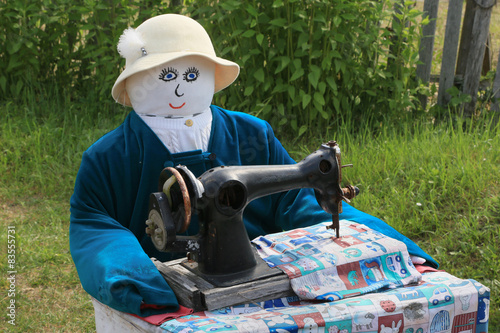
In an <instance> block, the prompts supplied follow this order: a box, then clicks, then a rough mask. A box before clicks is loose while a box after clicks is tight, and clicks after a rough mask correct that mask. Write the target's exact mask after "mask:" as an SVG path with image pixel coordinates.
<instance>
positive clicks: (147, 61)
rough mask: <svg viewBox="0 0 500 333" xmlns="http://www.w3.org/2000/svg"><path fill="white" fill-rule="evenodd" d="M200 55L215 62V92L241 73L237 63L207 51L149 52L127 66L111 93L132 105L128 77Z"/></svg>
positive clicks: (115, 98) (119, 101) (115, 97)
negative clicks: (183, 58)
mask: <svg viewBox="0 0 500 333" xmlns="http://www.w3.org/2000/svg"><path fill="white" fill-rule="evenodd" d="M193 55H194V56H200V57H202V58H205V59H208V60H210V61H213V62H214V63H215V87H214V92H218V91H221V90H222V89H224V88H226V87H227V86H229V85H230V84H231V83H233V82H234V80H236V78H237V77H238V75H239V73H240V66H238V64H237V63H235V62H232V61H229V60H226V59H222V58H219V57H212V56H210V55H207V54H205V53H200V52H169V53H157V54H148V55H147V56H144V57H142V58H139V59H137V60H136V61H134V62H133V63H132V64H131V65H130V66H127V67H126V68H125V69H124V70H123V72H122V73H121V74H120V75H119V76H118V78H117V79H116V82H115V84H114V85H113V89H112V90H111V95H112V96H113V98H114V100H115V101H116V102H118V103H120V104H123V105H125V106H132V104H131V102H130V98H129V96H128V93H127V90H126V89H125V81H126V79H127V78H128V77H130V76H132V75H134V74H136V73H140V72H143V71H146V70H148V69H151V68H153V67H156V66H159V65H161V64H166V63H168V62H170V61H173V60H176V59H179V58H182V57H186V56H193Z"/></svg>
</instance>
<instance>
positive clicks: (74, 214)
mask: <svg viewBox="0 0 500 333" xmlns="http://www.w3.org/2000/svg"><path fill="white" fill-rule="evenodd" d="M211 110H212V115H213V121H212V131H211V137H210V141H209V144H208V151H207V152H202V151H201V150H198V151H192V152H184V153H178V154H172V153H170V152H169V151H168V149H167V148H166V147H165V146H164V145H163V144H162V143H161V141H160V140H159V139H158V137H157V136H156V135H155V134H154V133H153V131H152V130H151V129H150V128H149V127H148V126H147V125H146V124H145V123H144V122H143V121H142V119H141V118H140V117H139V116H138V115H137V114H136V113H135V112H134V111H132V112H131V113H130V114H129V115H128V117H127V118H126V119H125V121H124V122H123V124H122V125H120V126H119V127H118V128H116V129H115V130H113V131H111V132H110V133H108V134H106V135H104V136H103V137H102V138H101V139H99V140H98V141H97V142H96V143H94V144H93V145H92V146H91V147H90V148H89V149H88V150H87V151H86V152H85V153H84V154H83V158H82V163H81V166H80V170H79V172H78V175H77V178H76V183H75V190H74V194H73V196H72V198H71V224H70V249H71V254H72V257H73V260H74V262H75V265H76V268H77V271H78V275H79V277H80V281H81V283H82V286H83V288H84V289H85V290H86V291H87V292H88V293H89V294H90V295H92V296H93V297H95V298H96V299H97V300H99V301H100V302H102V303H104V304H107V305H109V306H111V307H112V308H115V309H117V310H120V311H124V312H129V313H134V314H138V315H142V316H146V315H151V314H153V313H155V312H154V311H153V310H147V311H141V309H140V306H141V304H142V303H143V302H144V303H146V304H156V305H163V306H167V309H166V310H164V312H167V311H176V310H177V309H178V302H177V299H176V297H175V295H174V293H173V292H172V290H171V288H170V287H169V286H168V284H167V283H166V282H165V280H164V279H163V277H162V276H161V275H160V273H159V272H158V270H157V269H156V267H155V266H154V264H153V263H152V262H151V260H150V257H155V258H157V259H159V260H161V261H166V260H171V259H174V257H173V255H172V254H170V253H162V252H159V251H157V250H156V248H155V247H154V245H153V244H152V242H151V240H150V238H149V237H148V236H147V235H146V234H145V221H146V219H147V215H148V203H149V194H150V193H152V192H157V190H158V189H157V187H158V178H159V175H160V172H161V171H162V170H163V168H165V167H167V166H174V165H178V164H182V165H186V166H187V167H188V168H189V169H190V170H191V171H192V172H193V173H194V174H195V175H196V176H199V175H201V174H202V173H203V172H205V171H207V170H209V169H211V168H213V167H216V166H220V165H269V164H292V163H295V161H294V160H293V159H292V158H291V157H290V156H289V155H288V153H287V152H286V151H285V149H284V148H283V146H282V145H281V144H280V142H279V141H278V140H277V139H276V138H275V136H274V133H273V130H272V129H271V127H270V126H269V124H268V123H267V122H265V121H263V120H260V119H258V118H256V117H253V116H250V115H248V114H245V113H240V112H233V111H227V110H224V109H222V108H219V107H217V106H211ZM343 211H344V212H343V213H342V214H341V216H340V217H341V218H344V219H352V220H355V221H358V222H360V223H363V224H366V225H367V226H369V227H371V228H373V229H376V230H379V231H381V232H382V233H384V234H386V235H388V236H391V237H393V238H396V239H399V240H401V241H403V242H404V243H406V245H407V246H408V250H409V252H410V254H414V255H418V256H420V257H423V258H425V259H427V261H428V262H429V263H430V264H432V265H434V266H436V267H437V263H436V262H435V261H434V260H433V259H432V258H431V257H430V256H429V255H427V254H426V253H425V252H424V251H422V250H421V249H420V248H419V247H418V246H417V245H416V244H415V243H414V242H413V241H411V240H410V239H408V238H406V237H405V236H403V235H402V234H400V233H399V232H397V231H396V230H395V229H393V228H392V227H390V226H389V225H387V224H386V223H385V222H383V221H381V220H379V219H377V218H375V217H372V216H370V215H368V214H365V213H363V212H361V211H359V210H356V209H355V208H353V207H351V206H349V205H347V204H346V203H343ZM328 220H331V216H330V215H329V214H327V213H325V212H324V211H323V210H322V209H321V208H320V206H319V205H318V203H317V201H316V199H315V197H314V192H313V191H312V190H311V189H302V190H293V191H289V192H283V193H278V194H274V195H270V196H266V197H262V198H260V199H257V200H254V201H252V202H251V203H250V204H249V205H248V206H247V208H246V209H245V212H244V222H245V226H246V228H247V231H248V234H249V237H250V238H251V239H253V238H255V237H257V236H259V235H264V234H268V233H274V232H280V231H283V230H290V229H294V228H299V227H303V226H309V225H312V224H316V223H320V222H324V221H328ZM187 233H188V234H196V233H197V221H196V217H195V216H194V217H193V220H192V222H191V225H190V228H189V230H188V231H187Z"/></svg>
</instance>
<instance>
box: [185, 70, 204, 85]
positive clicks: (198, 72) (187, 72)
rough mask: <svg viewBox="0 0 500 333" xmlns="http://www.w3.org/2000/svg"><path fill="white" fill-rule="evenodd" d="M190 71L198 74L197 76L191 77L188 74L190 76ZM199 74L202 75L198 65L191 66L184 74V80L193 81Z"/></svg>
mask: <svg viewBox="0 0 500 333" xmlns="http://www.w3.org/2000/svg"><path fill="white" fill-rule="evenodd" d="M190 73H194V74H196V77H195V78H194V79H189V78H188V77H187V76H188V74H190ZM199 76H200V71H199V70H198V68H196V67H189V68H188V69H187V70H186V72H185V73H184V74H183V77H184V80H185V81H186V82H192V81H194V80H196V79H197V78H198V77H199Z"/></svg>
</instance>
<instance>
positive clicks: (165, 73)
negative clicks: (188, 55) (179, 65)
mask: <svg viewBox="0 0 500 333" xmlns="http://www.w3.org/2000/svg"><path fill="white" fill-rule="evenodd" d="M178 75H179V72H177V70H175V68H172V67H169V68H164V69H162V71H161V74H160V76H159V77H158V78H159V79H160V80H163V81H165V82H168V81H172V80H175V79H176V78H177V76H178Z"/></svg>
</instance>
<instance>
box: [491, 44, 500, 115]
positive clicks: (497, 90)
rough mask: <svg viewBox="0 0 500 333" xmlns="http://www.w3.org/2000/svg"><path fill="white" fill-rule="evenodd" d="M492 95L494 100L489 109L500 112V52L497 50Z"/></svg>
mask: <svg viewBox="0 0 500 333" xmlns="http://www.w3.org/2000/svg"><path fill="white" fill-rule="evenodd" d="M493 97H494V98H495V102H493V104H492V105H491V110H492V111H495V112H500V52H498V62H497V71H496V74H495V80H494V81H493Z"/></svg>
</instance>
